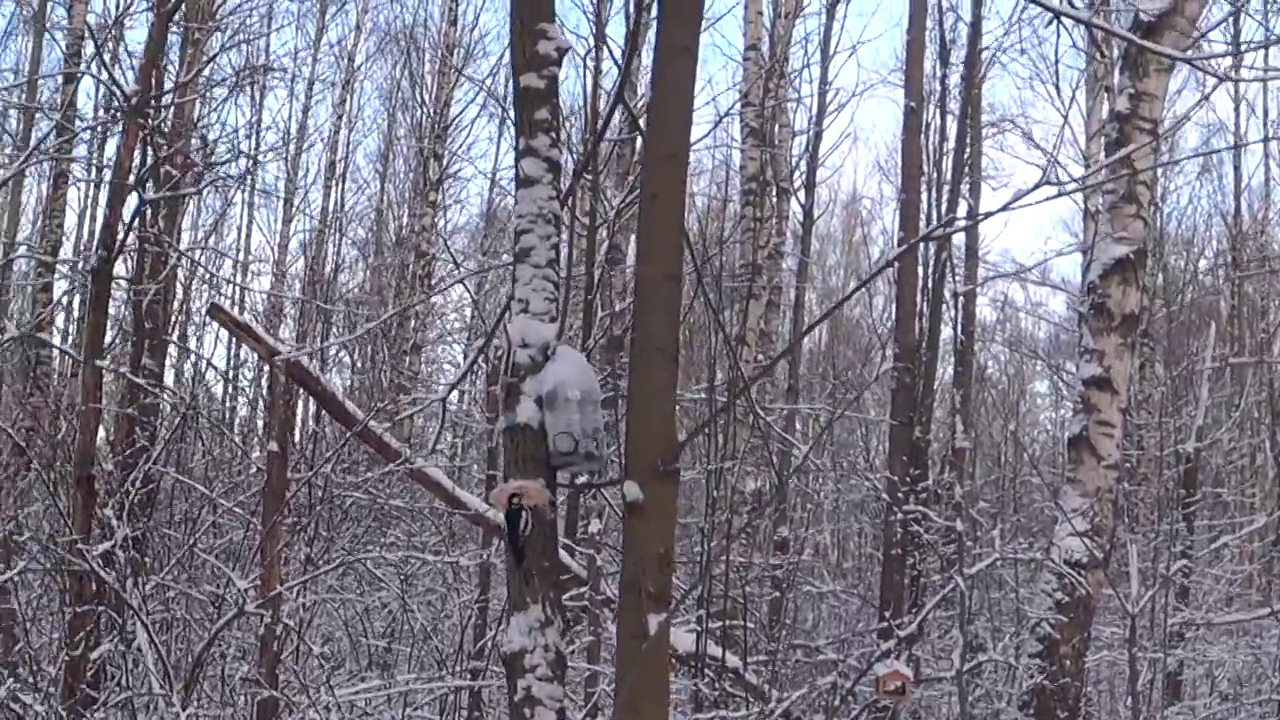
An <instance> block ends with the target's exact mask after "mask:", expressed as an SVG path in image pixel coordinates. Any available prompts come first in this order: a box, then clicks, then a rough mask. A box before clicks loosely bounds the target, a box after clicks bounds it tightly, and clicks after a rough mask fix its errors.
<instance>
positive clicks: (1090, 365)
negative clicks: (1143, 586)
mask: <svg viewBox="0 0 1280 720" xmlns="http://www.w3.org/2000/svg"><path fill="white" fill-rule="evenodd" d="M1204 5H1205V4H1204V2H1202V1H1201V0H1176V2H1174V3H1172V4H1171V5H1170V6H1169V7H1168V8H1167V9H1165V10H1163V11H1162V12H1160V13H1159V14H1158V15H1157V16H1156V17H1155V18H1153V19H1152V20H1150V21H1147V20H1145V19H1140V20H1139V21H1137V27H1138V29H1139V31H1140V32H1139V34H1138V39H1139V40H1141V41H1142V42H1143V43H1144V44H1138V43H1133V42H1130V43H1128V44H1126V45H1125V49H1124V52H1123V54H1122V55H1121V58H1120V67H1119V73H1120V75H1119V78H1120V79H1119V81H1118V83H1117V93H1116V99H1115V103H1114V105H1113V106H1112V108H1111V110H1110V113H1109V114H1108V117H1107V127H1106V132H1105V138H1106V143H1105V160H1104V166H1103V168H1102V170H1101V172H1102V173H1103V174H1104V177H1105V184H1104V185H1103V187H1102V195H1101V197H1100V200H1099V201H1100V204H1101V207H1102V209H1103V214H1102V216H1101V221H1100V222H1099V227H1098V228H1097V237H1096V238H1094V239H1092V241H1090V242H1089V244H1088V245H1086V246H1085V252H1086V256H1085V257H1086V262H1085V268H1084V281H1083V283H1082V287H1081V311H1080V316H1079V333H1080V342H1079V369H1078V375H1079V391H1078V399H1077V405H1076V420H1075V423H1074V427H1073V428H1072V430H1071V432H1070V434H1069V435H1068V437H1067V465H1068V472H1067V478H1066V484H1065V485H1064V486H1063V487H1062V489H1061V491H1060V493H1059V495H1058V501H1057V502H1058V510H1059V512H1060V513H1061V516H1060V519H1059V521H1058V525H1057V528H1056V530H1055V532H1054V541H1053V543H1052V545H1051V546H1050V549H1049V556H1048V558H1047V559H1048V562H1047V564H1046V566H1045V570H1044V572H1045V574H1046V578H1045V582H1044V598H1043V599H1042V600H1043V603H1044V605H1045V606H1046V609H1045V610H1044V611H1043V614H1041V615H1039V616H1037V625H1036V627H1035V628H1034V630H1033V635H1032V640H1033V643H1034V649H1033V651H1032V659H1033V661H1034V662H1035V663H1036V664H1035V665H1034V666H1033V668H1032V673H1033V679H1034V682H1033V684H1032V685H1031V687H1030V689H1029V690H1028V692H1027V694H1026V696H1025V698H1024V701H1023V705H1022V707H1023V710H1024V712H1026V713H1027V715H1028V716H1029V717H1034V718H1035V719H1036V720H1064V719H1065V720H1075V719H1076V718H1079V717H1081V716H1082V713H1083V711H1084V705H1083V703H1084V673H1085V668H1086V663H1085V659H1086V657H1087V655H1088V651H1089V645H1090V639H1091V633H1092V629H1093V620H1094V615H1095V613H1096V611H1097V603H1098V596H1099V594H1101V592H1102V591H1103V589H1104V587H1105V584H1106V579H1105V576H1104V572H1105V568H1106V565H1105V560H1104V558H1105V557H1107V555H1108V550H1107V543H1108V541H1109V538H1110V537H1111V532H1112V527H1113V525H1112V522H1113V514H1114V507H1113V504H1114V496H1115V491H1116V480H1117V477H1118V474H1119V472H1120V463H1121V458H1120V447H1121V438H1122V436H1123V432H1124V414H1125V407H1126V405H1127V402H1128V392H1129V381H1130V373H1131V369H1132V364H1133V353H1134V338H1135V333H1136V330H1137V325H1138V313H1139V310H1140V307H1141V298H1142V293H1141V291H1140V287H1141V283H1142V281H1143V274H1144V272H1145V269H1146V258H1147V252H1148V247H1147V238H1148V235H1149V233H1150V230H1149V228H1150V225H1151V217H1152V214H1151V213H1152V206H1151V203H1152V200H1153V197H1154V185H1155V178H1154V166H1155V160H1156V150H1155V147H1154V143H1155V141H1156V140H1157V138H1158V133H1159V131H1160V119H1161V114H1162V112H1163V110H1164V104H1165V99H1166V96H1167V94H1168V91H1169V83H1170V79H1171V77H1172V74H1173V68H1174V63H1173V61H1172V60H1170V59H1169V58H1168V57H1167V56H1166V55H1163V54H1161V53H1160V52H1158V51H1157V50H1153V49H1152V48H1153V47H1154V48H1165V49H1167V50H1170V51H1173V52H1185V51H1186V50H1187V49H1189V48H1190V47H1191V45H1192V44H1193V43H1194V42H1195V32H1194V29H1195V27H1196V24H1197V23H1198V21H1199V19H1200V15H1201V13H1202V12H1203V10H1204Z"/></svg>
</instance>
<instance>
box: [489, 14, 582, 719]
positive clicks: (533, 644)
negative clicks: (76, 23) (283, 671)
mask: <svg viewBox="0 0 1280 720" xmlns="http://www.w3.org/2000/svg"><path fill="white" fill-rule="evenodd" d="M511 14H512V22H511V72H512V77H513V78H514V79H515V93H516V94H515V127H516V157H515V160H516V162H515V165H516V168H515V169H516V177H515V183H516V203H515V210H514V214H513V217H512V225H513V226H514V228H515V248H514V261H515V273H514V281H513V285H512V296H511V310H510V313H511V317H510V321H509V323H508V325H507V340H508V343H509V346H508V347H509V355H510V358H509V361H510V376H509V377H508V378H507V379H506V381H505V382H506V387H505V391H504V400H503V415H504V428H503V475H504V476H505V479H506V482H508V483H511V482H517V481H525V482H535V483H541V484H542V485H544V486H545V488H546V490H547V493H548V502H547V503H545V504H539V505H538V506H536V507H532V508H530V510H529V512H530V513H531V515H532V523H531V528H530V531H529V534H528V535H527V537H525V538H524V540H523V541H522V544H523V545H524V553H523V555H524V557H523V558H522V560H521V559H518V558H517V556H516V555H515V553H513V552H508V558H507V602H508V606H509V607H510V611H511V617H510V619H509V620H508V624H507V631H506V636H505V638H504V641H503V644H502V652H503V658H504V664H505V666H506V671H507V692H508V707H509V712H510V717H511V718H512V720H534V719H535V718H536V720H550V719H551V718H562V717H564V713H565V706H564V699H565V687H564V681H565V670H566V658H565V653H564V640H563V638H562V637H561V630H562V628H563V626H564V605H563V601H562V598H561V596H560V589H559V584H560V583H559V575H560V561H559V555H558V547H559V539H558V532H557V527H556V525H557V523H556V504H555V494H556V473H555V470H554V469H553V468H552V467H551V462H550V457H549V448H548V444H547V437H546V432H545V429H544V426H543V418H542V413H541V410H540V408H539V397H538V392H537V390H536V388H534V387H533V386H532V385H533V383H531V382H530V380H531V379H532V378H534V377H535V376H536V375H537V373H538V372H539V371H540V370H541V369H542V367H543V366H544V365H545V364H546V362H547V360H548V357H549V352H550V350H551V348H552V345H553V343H554V342H555V340H556V333H557V329H558V326H559V300H560V232H561V225H562V217H561V213H560V201H559V195H560V168H561V149H560V143H561V137H560V97H559V91H560V82H559V74H560V65H561V63H562V62H563V60H564V57H565V55H566V53H567V52H568V43H567V41H566V40H565V39H564V37H563V36H562V35H561V33H560V28H559V27H558V26H557V25H556V12H555V2H554V0H518V1H513V2H512V6H511ZM526 500H527V498H526Z"/></svg>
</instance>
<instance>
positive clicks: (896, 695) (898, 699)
mask: <svg viewBox="0 0 1280 720" xmlns="http://www.w3.org/2000/svg"><path fill="white" fill-rule="evenodd" d="M874 672H875V676H876V697H878V698H880V699H881V700H885V701H888V702H891V703H893V704H894V705H899V706H901V705H905V704H906V702H907V701H908V700H910V699H911V681H912V673H911V670H910V668H908V667H907V666H906V665H903V664H902V663H900V662H885V663H877V664H876V667H875V668H874Z"/></svg>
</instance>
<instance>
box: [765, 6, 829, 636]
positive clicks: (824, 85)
mask: <svg viewBox="0 0 1280 720" xmlns="http://www.w3.org/2000/svg"><path fill="white" fill-rule="evenodd" d="M840 6H841V5H840V2H839V0H826V2H825V3H824V9H823V19H822V37H821V39H820V40H819V50H818V53H819V55H818V85H817V92H816V98H815V100H814V109H813V116H812V118H811V119H810V121H809V122H810V131H809V142H808V145H807V147H806V148H805V169H804V185H803V187H802V193H803V197H802V199H801V204H800V238H799V243H798V245H799V247H798V248H797V252H796V256H797V259H796V287H795V292H794V294H793V295H792V299H791V328H790V335H789V337H790V339H791V342H793V343H795V347H794V348H793V349H792V351H791V354H790V356H789V357H788V358H787V381H786V388H785V390H784V391H783V403H782V404H783V406H784V407H785V408H786V409H785V410H784V411H783V413H782V434H783V436H784V437H785V438H796V439H797V440H798V439H799V438H798V437H797V433H798V431H799V425H800V423H799V405H800V395H801V390H802V387H801V385H802V383H801V374H802V371H803V369H804V341H803V338H802V333H803V331H804V327H805V325H806V323H807V321H806V317H807V314H806V312H805V306H806V300H807V298H808V295H809V291H810V288H809V283H810V279H809V276H810V271H811V261H810V257H811V256H812V254H813V234H814V226H815V225H816V223H817V214H818V172H819V170H820V169H821V166H822V139H823V134H824V132H825V131H826V123H827V111H828V104H829V102H830V95H831V63H832V57H833V53H832V45H833V40H834V36H835V24H836V11H837V10H839V8H840ZM788 145H789V143H788ZM787 159H788V162H789V160H790V158H787ZM781 195H782V192H781V191H779V196H781ZM788 202H789V201H788ZM779 204H781V201H780V202H779ZM783 442H784V443H786V444H785V445H784V446H783V450H782V452H781V453H780V454H779V457H778V481H777V484H776V486H775V488H774V493H773V518H772V520H773V537H772V539H771V544H772V547H771V552H772V556H771V558H770V561H769V564H770V572H769V578H770V588H769V606H768V613H769V614H768V620H769V638H770V642H772V643H773V644H774V646H775V647H779V646H780V645H781V644H782V642H783V632H784V630H785V628H786V623H785V620H786V607H787V603H786V599H787V593H788V585H789V581H790V576H791V561H790V556H791V491H790V485H791V477H792V476H793V475H794V473H795V472H796V467H795V461H796V458H795V454H796V453H795V448H794V447H792V445H791V444H790V443H789V441H788V440H784V441H783Z"/></svg>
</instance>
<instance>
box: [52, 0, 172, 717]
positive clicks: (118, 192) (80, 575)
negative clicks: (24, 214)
mask: <svg viewBox="0 0 1280 720" xmlns="http://www.w3.org/2000/svg"><path fill="white" fill-rule="evenodd" d="M181 7H182V0H170V2H169V3H168V4H167V5H162V6H158V7H156V8H155V10H154V12H153V15H152V16H151V23H150V26H149V27H148V28H147V39H146V42H145V44H144V45H143V49H142V59H141V62H140V63H139V65H138V75H137V79H136V80H135V85H136V87H137V90H138V91H137V93H135V94H133V95H131V96H130V97H129V98H128V100H129V104H128V105H127V106H126V108H125V114H124V127H123V128H122V130H121V134H120V139H119V141H118V142H117V145H116V151H115V162H114V163H113V165H112V168H111V181H110V183H111V184H110V188H109V189H108V191H107V202H106V210H105V212H104V213H103V217H102V225H101V226H100V227H99V229H98V237H97V242H96V246H95V253H94V259H93V265H92V267H91V269H90V272H89V296H88V301H87V306H86V312H85V319H84V328H83V330H82V340H81V348H82V353H83V355H82V358H83V364H82V365H81V366H80V416H79V423H78V425H77V428H76V444H75V451H74V454H73V456H72V461H71V499H70V503H69V504H70V513H69V514H70V520H71V528H70V529H71V533H70V535H71V537H70V541H69V543H68V555H69V556H70V562H71V569H70V571H69V573H68V576H69V577H68V581H67V606H68V608H69V610H70V613H69V615H68V618H67V626H66V636H65V642H66V655H65V657H64V659H63V665H62V703H63V710H64V712H66V713H67V715H68V716H69V717H71V718H83V717H88V716H89V714H90V713H91V711H92V708H93V706H94V704H95V703H96V702H97V697H96V691H95V689H94V688H93V687H91V686H90V685H89V679H90V674H91V667H90V665H91V661H92V658H93V655H94V652H95V650H96V649H97V642H98V640H97V609H96V605H97V600H98V590H97V583H96V582H95V571H94V569H93V567H92V566H91V565H90V556H89V554H88V552H87V550H86V546H87V545H88V544H89V543H90V542H91V536H92V533H93V518H94V514H95V513H96V512H97V502H98V478H97V474H96V465H97V448H98V431H99V428H100V427H101V423H102V365H101V361H102V360H103V351H104V346H105V343H106V335H107V314H108V309H109V305H110V302H111V281H112V277H113V275H114V269H115V262H116V259H117V256H118V253H119V249H118V248H119V242H120V238H119V231H120V223H121V220H122V219H123V217H122V216H123V213H124V204H125V200H126V199H127V198H128V195H129V192H130V190H131V189H132V183H130V181H129V177H130V175H131V174H132V171H133V159H134V155H135V154H136V152H137V148H138V137H139V135H140V134H141V132H142V126H143V125H144V124H145V122H146V120H147V111H148V109H149V107H150V103H151V102H152V97H151V93H152V89H153V87H154V79H155V68H156V67H157V66H158V65H159V63H160V60H161V54H162V52H163V48H164V45H165V38H166V36H167V34H168V32H169V26H170V25H171V24H172V22H173V18H174V16H175V15H176V14H177V12H178V10H179V8H181ZM81 32H82V33H83V23H82V26H81ZM81 42H83V37H82V38H81ZM78 65H79V63H78V62H77V63H76V66H77V67H78ZM63 186H64V190H63V191H62V192H64V193H65V183H64V185H63ZM50 242H52V241H50ZM56 257H57V253H56V252H55V253H53V254H52V255H50V256H49V258H48V261H49V262H50V263H52V261H53V259H55V258H56ZM50 271H52V268H50ZM52 281H53V280H52V275H50V277H49V280H48V282H49V283H50V286H49V292H50V293H51V292H52ZM50 297H51V296H50ZM45 307H46V308H47V307H48V305H45Z"/></svg>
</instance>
